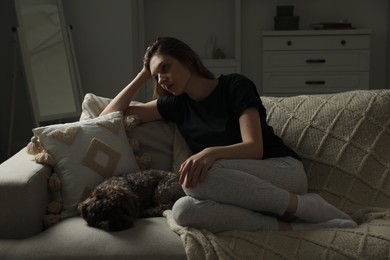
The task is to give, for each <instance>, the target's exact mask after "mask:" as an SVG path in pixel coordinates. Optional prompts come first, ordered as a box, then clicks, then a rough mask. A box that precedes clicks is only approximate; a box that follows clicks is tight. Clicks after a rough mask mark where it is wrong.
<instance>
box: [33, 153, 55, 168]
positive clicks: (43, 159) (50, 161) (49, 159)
mask: <svg viewBox="0 0 390 260" xmlns="http://www.w3.org/2000/svg"><path fill="white" fill-rule="evenodd" d="M35 162H37V163H42V164H47V165H50V166H54V165H55V161H54V158H53V156H51V155H50V154H49V153H48V152H46V151H45V150H44V151H43V152H41V153H39V154H37V155H36V156H35Z"/></svg>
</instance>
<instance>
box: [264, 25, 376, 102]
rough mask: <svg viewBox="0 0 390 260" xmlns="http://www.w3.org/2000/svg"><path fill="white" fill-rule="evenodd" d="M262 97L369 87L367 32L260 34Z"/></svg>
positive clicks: (278, 32) (282, 32) (317, 31)
mask: <svg viewBox="0 0 390 260" xmlns="http://www.w3.org/2000/svg"><path fill="white" fill-rule="evenodd" d="M262 44H263V46H262V50H263V52H262V53H263V74H262V75H263V79H262V87H263V95H268V96H292V95H300V94H325V93H336V92H343V91H349V90H355V89H368V88H369V75H370V31H369V30H331V31H328V30H327V31H325V30H323V31H322V30H315V31H309V30H308V31H304V30H303V31H264V32H263V35H262Z"/></svg>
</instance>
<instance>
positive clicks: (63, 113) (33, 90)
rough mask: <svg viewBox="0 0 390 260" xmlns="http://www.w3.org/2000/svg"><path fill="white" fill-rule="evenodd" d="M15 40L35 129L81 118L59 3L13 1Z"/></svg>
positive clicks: (75, 75) (51, 0)
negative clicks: (14, 9)
mask: <svg viewBox="0 0 390 260" xmlns="http://www.w3.org/2000/svg"><path fill="white" fill-rule="evenodd" d="M15 7H16V14H17V19H18V39H19V44H20V48H21V54H22V58H23V63H24V70H25V76H26V80H27V85H28V89H29V94H30V97H31V104H32V108H33V112H34V117H35V121H36V124H37V125H40V124H41V123H42V122H44V121H51V120H61V119H67V118H74V117H78V116H80V113H81V96H82V92H81V88H80V80H79V77H78V73H77V69H76V68H77V66H76V63H75V57H74V52H73V51H72V45H71V43H72V42H71V39H70V37H71V35H70V30H68V28H67V27H66V26H65V19H64V14H63V8H62V1H60V0H15Z"/></svg>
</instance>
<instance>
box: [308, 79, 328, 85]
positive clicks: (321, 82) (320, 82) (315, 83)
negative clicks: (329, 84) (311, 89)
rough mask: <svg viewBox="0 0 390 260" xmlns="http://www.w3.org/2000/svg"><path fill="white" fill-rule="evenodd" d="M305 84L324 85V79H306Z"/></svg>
mask: <svg viewBox="0 0 390 260" xmlns="http://www.w3.org/2000/svg"><path fill="white" fill-rule="evenodd" d="M305 83H306V85H325V81H324V80H307V81H306V82H305Z"/></svg>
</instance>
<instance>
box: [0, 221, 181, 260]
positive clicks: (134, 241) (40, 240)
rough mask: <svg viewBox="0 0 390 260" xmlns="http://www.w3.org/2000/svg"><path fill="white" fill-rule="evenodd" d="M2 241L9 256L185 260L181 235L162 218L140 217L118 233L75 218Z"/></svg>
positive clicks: (27, 257) (9, 257) (17, 257)
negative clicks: (33, 233)
mask: <svg viewBox="0 0 390 260" xmlns="http://www.w3.org/2000/svg"><path fill="white" fill-rule="evenodd" d="M2 244H4V246H0V249H1V248H2V247H5V249H7V251H8V256H7V257H8V258H7V259H33V258H34V259H58V260H60V259H80V260H81V259H95V260H98V259H117V260H120V259H148V260H149V259H186V254H185V251H184V248H183V245H182V242H181V240H180V237H179V236H178V235H176V234H175V233H174V232H172V231H171V230H170V229H169V228H168V225H167V223H166V220H165V219H164V218H162V217H160V218H147V219H138V220H137V221H136V222H135V226H134V227H133V228H130V229H126V230H123V231H119V232H105V231H103V230H100V229H96V228H91V227H89V226H87V224H86V223H85V221H84V220H83V219H82V218H81V217H72V218H67V219H65V220H63V221H61V222H60V223H58V224H57V225H55V226H53V227H51V228H50V229H47V230H45V231H44V232H42V233H40V234H38V235H37V236H34V237H30V238H28V239H24V240H17V241H16V240H15V241H2ZM1 252H3V251H1Z"/></svg>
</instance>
